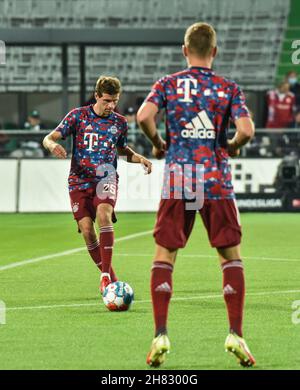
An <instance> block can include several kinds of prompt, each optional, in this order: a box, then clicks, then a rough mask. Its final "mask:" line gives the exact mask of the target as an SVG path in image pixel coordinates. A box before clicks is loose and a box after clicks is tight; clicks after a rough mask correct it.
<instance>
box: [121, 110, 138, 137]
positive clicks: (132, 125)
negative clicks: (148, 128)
mask: <svg viewBox="0 0 300 390" xmlns="http://www.w3.org/2000/svg"><path fill="white" fill-rule="evenodd" d="M124 115H125V118H126V119H127V122H128V136H127V138H128V142H129V143H130V144H132V145H134V143H135V139H136V135H137V134H136V133H137V129H138V126H137V123H136V112H135V110H134V108H133V107H127V108H126V109H125V111H124Z"/></svg>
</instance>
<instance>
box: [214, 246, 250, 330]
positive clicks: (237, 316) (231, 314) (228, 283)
mask: <svg viewBox="0 0 300 390" xmlns="http://www.w3.org/2000/svg"><path fill="white" fill-rule="evenodd" d="M217 251H218V254H219V259H220V263H221V269H222V271H223V294H224V300H225V303H226V307H227V313H228V320H229V328H230V332H234V333H236V334H237V335H238V336H240V337H243V329H242V325H243V311H244V301H245V277H244V267H243V263H242V260H241V251H240V245H235V246H232V247H228V248H217Z"/></svg>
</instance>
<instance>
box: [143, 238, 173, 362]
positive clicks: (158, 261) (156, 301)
mask: <svg viewBox="0 0 300 390" xmlns="http://www.w3.org/2000/svg"><path fill="white" fill-rule="evenodd" d="M176 255H177V249H168V248H164V247H163V246H161V245H158V244H156V249H155V256H154V261H153V265H152V269H151V283H150V286H151V298H152V307H153V316H154V322H155V334H154V339H153V341H152V344H151V348H150V352H149V353H148V355H147V364H149V365H150V366H152V367H159V366H160V365H161V364H162V363H164V361H165V359H166V354H167V353H169V350H170V341H169V338H168V335H167V319H168V311H169V303H170V300H171V296H172V288H173V282H172V273H173V268H174V265H175V260H176Z"/></svg>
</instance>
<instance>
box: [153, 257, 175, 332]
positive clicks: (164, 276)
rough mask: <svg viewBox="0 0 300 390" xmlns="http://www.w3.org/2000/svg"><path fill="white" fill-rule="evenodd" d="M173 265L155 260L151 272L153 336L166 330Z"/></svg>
mask: <svg viewBox="0 0 300 390" xmlns="http://www.w3.org/2000/svg"><path fill="white" fill-rule="evenodd" d="M172 272H173V266H172V265H171V264H169V263H165V262H162V261H155V262H154V264H153V267H152V274H151V295H152V306H153V314H154V320H155V336H158V335H159V334H164V333H166V332H167V317H168V308H169V303H170V299H171V296H172Z"/></svg>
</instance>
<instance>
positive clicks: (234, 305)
mask: <svg viewBox="0 0 300 390" xmlns="http://www.w3.org/2000/svg"><path fill="white" fill-rule="evenodd" d="M200 214H201V217H202V220H203V222H204V225H205V227H206V229H207V232H208V236H209V240H210V243H211V245H212V246H213V247H215V248H216V249H217V251H218V254H219V258H220V262H221V268H222V271H223V294H224V300H225V303H226V308H227V314H228V320H229V329H230V333H229V336H228V337H227V339H226V343H227V341H228V340H229V339H230V340H231V341H232V340H233V339H234V340H235V341H236V344H238V345H240V348H239V351H238V353H237V354H236V356H237V357H238V358H239V362H240V363H241V364H242V365H244V363H245V361H246V364H245V365H253V364H254V363H255V360H254V358H253V357H252V355H251V354H250V351H249V349H248V347H247V345H246V342H245V341H244V340H243V339H242V336H243V333H242V322H243V311H244V300H245V278H244V267H243V263H242V260H241V251H240V242H241V226H240V220H239V213H238V209H237V207H236V204H235V201H234V200H231V199H226V200H206V201H205V203H204V207H203V209H202V210H200ZM233 349H234V350H235V352H237V350H236V347H233Z"/></svg>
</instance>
